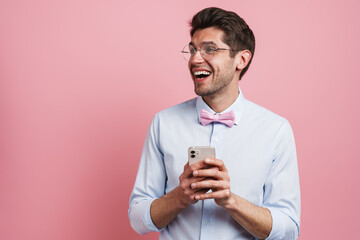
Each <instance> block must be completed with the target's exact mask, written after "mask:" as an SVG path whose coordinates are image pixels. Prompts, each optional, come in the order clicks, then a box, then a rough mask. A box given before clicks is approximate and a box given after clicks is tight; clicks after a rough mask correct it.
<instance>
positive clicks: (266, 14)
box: [0, 0, 360, 240]
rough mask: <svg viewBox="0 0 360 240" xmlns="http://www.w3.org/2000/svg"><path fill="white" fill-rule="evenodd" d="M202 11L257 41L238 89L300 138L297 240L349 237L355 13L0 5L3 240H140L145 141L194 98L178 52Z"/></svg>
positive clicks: (357, 50)
mask: <svg viewBox="0 0 360 240" xmlns="http://www.w3.org/2000/svg"><path fill="white" fill-rule="evenodd" d="M208 6H218V7H222V8H225V9H228V10H233V11H235V12H237V13H239V14H240V15H241V16H242V17H244V18H245V20H246V21H247V22H248V24H249V25H250V26H251V28H252V29H253V30H254V33H255V36H256V39H257V48H256V54H255V58H254V61H253V63H252V66H251V67H250V69H249V71H248V73H247V74H246V75H245V77H244V79H243V80H242V81H241V82H240V86H241V88H242V90H243V92H244V94H245V96H246V97H247V98H248V99H250V100H252V101H254V102H256V103H258V104H260V105H263V106H265V107H267V108H269V109H270V110H272V111H274V112H276V113H278V114H280V115H282V116H284V117H286V118H287V119H289V121H290V122H291V124H292V126H293V129H294V133H295V137H296V142H297V150H298V162H299V171H300V180H301V192H302V219H301V220H302V222H301V239H346V238H353V236H354V233H355V232H356V229H357V227H358V223H359V221H358V215H359V214H360V207H359V201H360V193H359V187H360V186H359V185H360V174H359V173H358V171H359V169H360V161H359V160H360V147H359V146H358V145H359V134H360V131H359V130H360V127H359V122H360V107H359V106H358V105H359V102H360V94H359V90H360V84H359V80H360V71H359V66H360V58H359V56H360V44H359V43H360V15H359V14H358V13H359V11H360V3H359V1H357V0H353V1H340V0H339V1H316V0H315V1H314V0H303V1H288V0H275V1H230V0H229V1H218V2H215V1H190V0H186V1H178V2H175V1H165V0H164V1H160V0H155V1H145V0H144V1H136V0H132V1H115V0H102V1H95V0H93V1H85V0H62V1H60V0H59V1H49V0H42V1H41V0H34V1H26V0H8V1H6V0H1V1H0V114H1V115H0V239H7V240H35V239H36V240H47V239H52V240H58V239H59V240H60V239H61V240H62V239H67V240H98V239H140V237H139V236H137V234H136V233H135V232H134V231H133V230H132V229H131V227H130V225H129V222H128V217H127V209H128V199H129V195H130V192H131V189H132V186H133V183H134V180H135V176H136V171H137V166H138V163H139V158H140V154H141V149H142V145H143V141H144V138H145V134H146V131H147V128H148V126H149V123H150V121H151V119H152V117H153V116H154V114H155V113H156V112H158V111H159V110H161V109H163V108H166V107H169V106H172V105H174V104H177V103H179V102H181V101H184V100H186V99H188V98H191V97H193V96H195V95H194V93H193V88H192V83H191V80H190V76H189V74H188V70H187V64H186V62H185V61H184V60H183V58H182V56H181V54H180V50H181V49H182V48H183V46H184V45H185V44H186V43H187V42H188V41H189V35H188V26H187V21H188V20H189V19H190V18H191V17H192V15H193V14H194V13H195V12H197V11H198V10H200V9H202V8H204V7H208ZM157 236H158V234H157V233H153V234H148V235H146V236H144V237H142V238H141V239H157Z"/></svg>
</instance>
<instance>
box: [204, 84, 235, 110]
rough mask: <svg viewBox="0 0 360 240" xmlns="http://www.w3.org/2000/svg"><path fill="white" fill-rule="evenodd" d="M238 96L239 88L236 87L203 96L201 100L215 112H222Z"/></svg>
mask: <svg viewBox="0 0 360 240" xmlns="http://www.w3.org/2000/svg"><path fill="white" fill-rule="evenodd" d="M238 96H239V89H238V88H236V89H234V90H232V91H230V92H229V91H227V92H226V94H225V93H221V92H219V93H216V94H213V95H209V96H204V97H203V100H204V102H206V104H207V105H208V106H209V107H210V108H211V109H212V110H214V112H216V113H220V112H223V111H224V110H225V109H227V108H228V107H230V106H231V105H232V104H233V103H234V102H235V101H236V99H237V97H238Z"/></svg>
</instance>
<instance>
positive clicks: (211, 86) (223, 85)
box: [189, 27, 238, 96]
mask: <svg viewBox="0 0 360 240" xmlns="http://www.w3.org/2000/svg"><path fill="white" fill-rule="evenodd" d="M223 35H224V32H223V31H222V30H220V29H218V28H215V27H210V28H205V29H200V30H197V31H196V32H195V33H194V35H193V37H192V38H191V42H190V45H192V46H193V47H195V48H196V49H200V48H201V47H202V46H204V45H206V46H212V47H214V48H226V49H230V47H229V46H228V45H226V44H225V43H224V42H223V41H222V38H223ZM189 70H190V74H191V77H192V79H193V81H194V90H195V93H196V94H197V95H199V96H210V95H213V94H216V93H219V92H220V91H224V90H225V91H226V90H227V89H228V88H230V87H231V86H235V87H236V88H237V82H238V76H235V70H236V63H235V60H234V58H231V57H230V54H229V51H228V50H219V51H216V52H215V54H214V55H213V56H212V58H211V59H208V60H205V59H204V58H202V56H201V54H200V51H197V52H196V53H195V55H194V56H192V57H191V58H190V60H189ZM234 81H236V84H234ZM230 83H233V84H230Z"/></svg>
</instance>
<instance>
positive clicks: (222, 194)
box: [194, 189, 231, 200]
mask: <svg viewBox="0 0 360 240" xmlns="http://www.w3.org/2000/svg"><path fill="white" fill-rule="evenodd" d="M230 195H231V192H230V189H225V190H221V191H215V192H208V193H205V194H196V195H195V196H194V199H195V200H204V199H225V198H228V197H230Z"/></svg>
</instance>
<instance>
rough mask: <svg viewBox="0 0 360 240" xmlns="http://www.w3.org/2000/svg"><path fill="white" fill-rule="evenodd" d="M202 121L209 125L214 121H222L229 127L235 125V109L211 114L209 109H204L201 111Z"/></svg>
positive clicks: (203, 123)
mask: <svg viewBox="0 0 360 240" xmlns="http://www.w3.org/2000/svg"><path fill="white" fill-rule="evenodd" d="M200 122H201V124H202V125H204V126H205V125H208V124H209V123H212V122H220V123H223V124H225V125H227V126H228V127H232V126H234V122H235V115H234V112H233V111H229V112H226V113H223V114H216V115H215V114H211V113H209V112H208V111H206V110H204V109H202V110H201V112H200Z"/></svg>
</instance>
